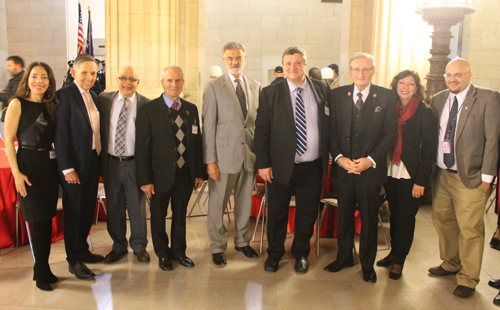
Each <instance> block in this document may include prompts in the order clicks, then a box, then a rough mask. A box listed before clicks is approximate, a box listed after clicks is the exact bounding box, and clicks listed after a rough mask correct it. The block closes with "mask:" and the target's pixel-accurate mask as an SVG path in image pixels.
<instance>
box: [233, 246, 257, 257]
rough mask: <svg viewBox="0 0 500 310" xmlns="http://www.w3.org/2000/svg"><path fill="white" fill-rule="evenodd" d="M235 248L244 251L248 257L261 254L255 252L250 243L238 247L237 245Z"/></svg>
mask: <svg viewBox="0 0 500 310" xmlns="http://www.w3.org/2000/svg"><path fill="white" fill-rule="evenodd" d="M234 249H235V250H236V251H238V252H243V254H244V255H245V256H246V257H248V258H257V257H259V255H258V254H257V252H255V250H254V249H252V248H251V247H250V246H249V245H246V246H244V247H241V248H240V247H237V246H235V247H234Z"/></svg>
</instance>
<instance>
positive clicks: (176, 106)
mask: <svg viewBox="0 0 500 310" xmlns="http://www.w3.org/2000/svg"><path fill="white" fill-rule="evenodd" d="M174 109H176V110H179V104H178V103H177V101H174Z"/></svg>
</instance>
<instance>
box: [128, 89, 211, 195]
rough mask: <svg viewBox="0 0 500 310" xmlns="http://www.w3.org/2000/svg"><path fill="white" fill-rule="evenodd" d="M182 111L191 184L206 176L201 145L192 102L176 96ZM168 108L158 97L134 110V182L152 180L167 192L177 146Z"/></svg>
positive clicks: (197, 118)
mask: <svg viewBox="0 0 500 310" xmlns="http://www.w3.org/2000/svg"><path fill="white" fill-rule="evenodd" d="M180 101H181V103H182V107H181V108H182V109H184V110H185V111H186V114H187V117H186V120H185V124H186V129H187V132H186V139H187V146H186V151H185V152H187V162H188V167H189V175H190V176H191V181H192V182H193V186H194V184H195V178H202V179H206V177H205V174H206V168H205V167H204V165H203V152H202V146H201V132H200V119H199V116H198V109H197V108H196V106H195V105H194V104H192V103H190V102H188V101H186V100H183V99H180ZM168 109H169V108H168V107H167V105H166V104H165V101H164V100H163V95H161V96H160V97H159V98H157V99H155V100H153V101H150V102H148V103H146V104H144V105H143V106H142V107H140V108H139V110H138V111H137V119H136V130H135V134H136V135H135V162H136V166H137V184H138V185H139V186H144V185H147V184H154V187H155V191H156V192H168V191H169V190H170V189H171V188H172V185H173V184H174V181H175V172H176V169H177V165H176V163H177V146H176V140H175V139H176V138H175V134H174V131H173V129H172V120H171V118H170V114H169V110H168Z"/></svg>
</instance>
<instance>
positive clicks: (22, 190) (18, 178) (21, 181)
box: [14, 172, 31, 197]
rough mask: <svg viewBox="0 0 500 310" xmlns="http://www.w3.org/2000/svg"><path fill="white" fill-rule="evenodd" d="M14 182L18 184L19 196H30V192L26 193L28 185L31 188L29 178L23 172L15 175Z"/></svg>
mask: <svg viewBox="0 0 500 310" xmlns="http://www.w3.org/2000/svg"><path fill="white" fill-rule="evenodd" d="M14 181H15V183H16V191H17V192H18V193H19V195H21V196H23V197H26V195H27V194H28V192H27V191H26V184H28V185H29V186H31V183H30V181H29V180H28V177H27V176H25V175H24V174H22V173H21V172H18V173H16V174H14Z"/></svg>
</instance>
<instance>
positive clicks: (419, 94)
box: [391, 69, 424, 100]
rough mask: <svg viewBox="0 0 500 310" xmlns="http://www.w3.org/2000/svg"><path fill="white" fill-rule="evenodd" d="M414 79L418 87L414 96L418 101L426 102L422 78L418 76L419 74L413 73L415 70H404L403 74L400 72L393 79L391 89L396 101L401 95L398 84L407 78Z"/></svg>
mask: <svg viewBox="0 0 500 310" xmlns="http://www.w3.org/2000/svg"><path fill="white" fill-rule="evenodd" d="M409 76H411V77H413V79H414V80H415V85H416V86H417V91H416V92H415V94H414V96H415V97H417V98H418V100H424V85H422V83H421V82H420V76H419V75H418V73H417V72H415V71H413V70H409V69H407V70H403V71H401V72H399V73H398V74H397V75H396V76H395V77H394V78H393V79H392V82H391V89H392V92H393V93H394V96H395V98H396V99H399V95H398V91H397V89H398V83H399V81H400V80H402V79H404V78H406V77H409Z"/></svg>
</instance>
